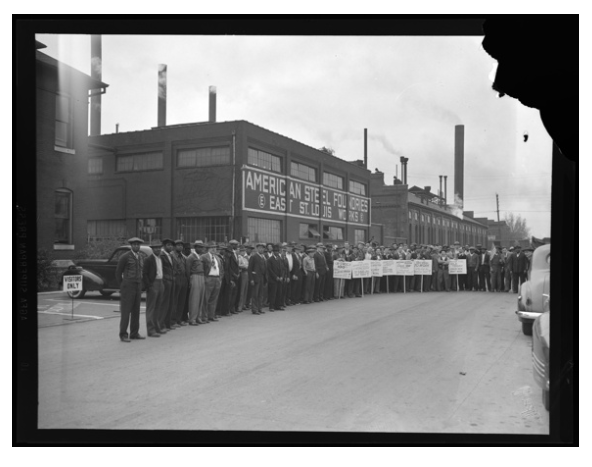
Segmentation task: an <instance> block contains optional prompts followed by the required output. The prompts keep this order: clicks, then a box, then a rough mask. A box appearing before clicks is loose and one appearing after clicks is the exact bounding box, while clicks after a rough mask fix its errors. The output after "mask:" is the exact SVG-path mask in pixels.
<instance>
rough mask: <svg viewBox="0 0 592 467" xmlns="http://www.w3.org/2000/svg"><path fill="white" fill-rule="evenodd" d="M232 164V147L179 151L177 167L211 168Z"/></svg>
mask: <svg viewBox="0 0 592 467" xmlns="http://www.w3.org/2000/svg"><path fill="white" fill-rule="evenodd" d="M229 164H230V147H229V146H219V147H214V148H193V149H179V150H178V151H177V167H210V166H213V165H229Z"/></svg>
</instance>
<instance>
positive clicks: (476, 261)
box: [467, 246, 481, 291]
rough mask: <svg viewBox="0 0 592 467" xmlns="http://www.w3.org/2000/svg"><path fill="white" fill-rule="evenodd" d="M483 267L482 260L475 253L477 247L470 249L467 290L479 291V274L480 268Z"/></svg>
mask: <svg viewBox="0 0 592 467" xmlns="http://www.w3.org/2000/svg"><path fill="white" fill-rule="evenodd" d="M480 265H481V258H480V257H479V255H478V254H477V253H476V252H475V247H474V246H471V247H469V254H468V255H467V290H469V291H471V290H475V291H478V290H479V283H478V282H477V274H478V273H479V266H480Z"/></svg>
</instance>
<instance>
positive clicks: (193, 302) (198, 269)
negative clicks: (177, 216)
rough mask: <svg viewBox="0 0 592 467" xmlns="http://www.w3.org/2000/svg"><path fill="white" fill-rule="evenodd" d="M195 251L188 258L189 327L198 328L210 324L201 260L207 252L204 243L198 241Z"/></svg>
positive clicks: (194, 245)
mask: <svg viewBox="0 0 592 467" xmlns="http://www.w3.org/2000/svg"><path fill="white" fill-rule="evenodd" d="M193 249H194V251H193V252H192V253H191V254H190V255H189V257H188V258H187V269H188V270H189V325H190V326H197V325H199V324H206V323H207V322H208V314H207V309H206V304H205V299H206V284H205V276H204V274H205V271H204V263H203V260H202V259H201V255H202V254H203V253H204V250H205V245H204V242H202V241H201V240H196V241H195V242H194V244H193Z"/></svg>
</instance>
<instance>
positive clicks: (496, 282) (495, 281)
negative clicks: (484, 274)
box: [489, 246, 503, 292]
mask: <svg viewBox="0 0 592 467" xmlns="http://www.w3.org/2000/svg"><path fill="white" fill-rule="evenodd" d="M501 250H502V247H501V246H497V247H496V248H495V253H494V254H493V256H492V257H491V260H490V268H491V289H489V291H490V292H494V291H495V292H500V291H501V290H502V281H501V278H502V264H503V258H502V253H501Z"/></svg>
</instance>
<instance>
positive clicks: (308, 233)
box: [298, 224, 321, 239]
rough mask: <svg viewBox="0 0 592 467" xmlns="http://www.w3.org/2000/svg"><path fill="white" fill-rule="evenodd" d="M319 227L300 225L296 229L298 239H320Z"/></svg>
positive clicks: (315, 225)
mask: <svg viewBox="0 0 592 467" xmlns="http://www.w3.org/2000/svg"><path fill="white" fill-rule="evenodd" d="M318 229H319V226H318V225H317V224H300V225H299V229H298V232H299V233H298V237H299V238H301V239H305V238H319V239H320V238H321V234H320V233H319V230H318Z"/></svg>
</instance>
